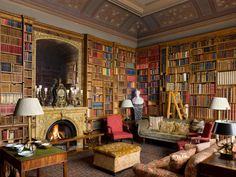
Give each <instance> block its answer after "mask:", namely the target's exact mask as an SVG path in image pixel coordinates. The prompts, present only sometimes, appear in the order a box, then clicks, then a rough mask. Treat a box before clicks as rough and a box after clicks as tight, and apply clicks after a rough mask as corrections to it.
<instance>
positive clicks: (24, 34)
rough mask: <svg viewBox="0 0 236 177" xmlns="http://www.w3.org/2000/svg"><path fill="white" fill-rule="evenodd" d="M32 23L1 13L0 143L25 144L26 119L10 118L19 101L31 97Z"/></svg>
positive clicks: (21, 17)
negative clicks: (17, 142) (23, 142)
mask: <svg viewBox="0 0 236 177" xmlns="http://www.w3.org/2000/svg"><path fill="white" fill-rule="evenodd" d="M32 30H33V29H32V20H31V19H29V18H25V17H23V16H17V15H13V14H8V13H3V12H1V13H0V35H1V38H0V45H1V47H0V144H2V143H3V142H9V141H11V142H14V141H25V139H26V137H27V134H28V133H27V131H28V130H27V125H28V124H27V120H25V119H23V118H22V117H13V116H12V114H13V112H14V109H15V104H16V102H17V100H18V99H19V98H22V97H32V87H33V85H32V83H33V81H32V72H33V71H34V70H33V68H32Z"/></svg>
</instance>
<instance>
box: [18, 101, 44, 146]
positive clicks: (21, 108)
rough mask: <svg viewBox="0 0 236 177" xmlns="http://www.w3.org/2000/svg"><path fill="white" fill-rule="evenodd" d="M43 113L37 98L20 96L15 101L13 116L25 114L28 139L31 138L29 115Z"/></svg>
mask: <svg viewBox="0 0 236 177" xmlns="http://www.w3.org/2000/svg"><path fill="white" fill-rule="evenodd" d="M42 114H44V112H43V109H42V107H41V105H40V103H39V100H38V98H22V99H19V100H18V101H17V104H16V108H15V111H14V116H27V117H28V118H29V120H28V126H29V141H31V140H32V129H31V119H30V117H31V116H37V115H42Z"/></svg>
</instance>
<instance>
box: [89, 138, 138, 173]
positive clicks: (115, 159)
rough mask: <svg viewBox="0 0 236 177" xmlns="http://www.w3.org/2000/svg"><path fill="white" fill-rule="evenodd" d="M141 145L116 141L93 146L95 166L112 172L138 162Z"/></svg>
mask: <svg viewBox="0 0 236 177" xmlns="http://www.w3.org/2000/svg"><path fill="white" fill-rule="evenodd" d="M140 152H141V147H139V146H138V145H135V144H128V143H123V142H117V143H112V144H106V145H103V146H98V147H95V148H94V160H93V164H94V165H95V166H98V167H101V168H103V169H106V170H108V171H111V172H113V173H116V172H119V171H121V170H124V169H127V168H129V167H132V166H133V165H134V164H136V163H140Z"/></svg>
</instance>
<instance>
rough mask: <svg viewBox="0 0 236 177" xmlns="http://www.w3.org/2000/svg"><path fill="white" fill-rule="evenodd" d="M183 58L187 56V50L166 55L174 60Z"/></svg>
mask: <svg viewBox="0 0 236 177" xmlns="http://www.w3.org/2000/svg"><path fill="white" fill-rule="evenodd" d="M183 58H189V51H182V52H176V53H169V56H168V59H169V60H176V59H183Z"/></svg>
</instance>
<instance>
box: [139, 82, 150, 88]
mask: <svg viewBox="0 0 236 177" xmlns="http://www.w3.org/2000/svg"><path fill="white" fill-rule="evenodd" d="M137 86H138V88H148V83H147V82H138V83H137Z"/></svg>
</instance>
